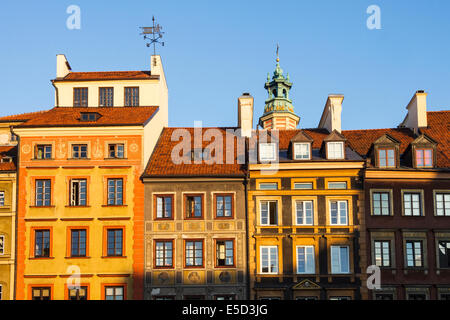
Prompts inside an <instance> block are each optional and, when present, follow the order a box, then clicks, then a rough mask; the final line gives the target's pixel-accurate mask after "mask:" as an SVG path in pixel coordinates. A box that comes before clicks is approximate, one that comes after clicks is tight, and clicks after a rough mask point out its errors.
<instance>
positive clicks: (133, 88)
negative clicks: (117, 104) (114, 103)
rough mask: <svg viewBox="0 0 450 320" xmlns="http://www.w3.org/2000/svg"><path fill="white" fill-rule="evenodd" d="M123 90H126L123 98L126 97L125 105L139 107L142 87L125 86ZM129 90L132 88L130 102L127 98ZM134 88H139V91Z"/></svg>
mask: <svg viewBox="0 0 450 320" xmlns="http://www.w3.org/2000/svg"><path fill="white" fill-rule="evenodd" d="M123 90H124V92H123V99H124V100H123V105H124V106H125V107H139V104H140V92H139V91H140V89H139V86H131V87H124V88H123ZM127 90H131V92H130V97H129V99H130V101H129V102H130V103H127V102H128V101H127V98H128V95H127ZM134 90H137V91H136V92H135V91H134ZM134 94H136V96H137V97H135V96H134ZM134 102H136V104H134Z"/></svg>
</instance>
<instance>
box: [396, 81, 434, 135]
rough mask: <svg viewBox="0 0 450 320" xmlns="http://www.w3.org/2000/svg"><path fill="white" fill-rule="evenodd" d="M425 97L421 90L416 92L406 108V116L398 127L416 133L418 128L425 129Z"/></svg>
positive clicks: (426, 124)
mask: <svg viewBox="0 0 450 320" xmlns="http://www.w3.org/2000/svg"><path fill="white" fill-rule="evenodd" d="M427 95H428V93H426V92H425V91H423V90H417V91H416V93H414V95H413V97H412V98H411V101H410V102H409V103H408V105H407V106H406V109H408V114H407V115H406V117H405V119H404V120H403V122H402V123H401V124H400V126H399V127H406V128H410V129H412V130H413V131H414V132H416V133H417V132H418V129H419V128H425V127H427V126H428V123H427Z"/></svg>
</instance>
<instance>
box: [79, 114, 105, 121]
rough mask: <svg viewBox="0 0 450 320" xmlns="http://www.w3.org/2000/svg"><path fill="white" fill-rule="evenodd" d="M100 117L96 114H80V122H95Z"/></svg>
mask: <svg viewBox="0 0 450 320" xmlns="http://www.w3.org/2000/svg"><path fill="white" fill-rule="evenodd" d="M99 118H100V115H99V114H98V113H97V112H82V113H81V118H80V120H81V121H97V120H98V119H99Z"/></svg>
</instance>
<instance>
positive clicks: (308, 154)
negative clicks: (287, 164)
mask: <svg viewBox="0 0 450 320" xmlns="http://www.w3.org/2000/svg"><path fill="white" fill-rule="evenodd" d="M303 146H306V153H300V152H305V150H302V149H303V148H301V147H303ZM299 149H300V150H299ZM299 151H300V152H299ZM305 156H306V157H305ZM294 159H295V160H311V143H299V142H296V143H294Z"/></svg>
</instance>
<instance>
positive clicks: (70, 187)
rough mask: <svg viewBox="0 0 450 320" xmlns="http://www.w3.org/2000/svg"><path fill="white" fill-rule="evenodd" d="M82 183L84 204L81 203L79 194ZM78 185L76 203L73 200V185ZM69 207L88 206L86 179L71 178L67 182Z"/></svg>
mask: <svg viewBox="0 0 450 320" xmlns="http://www.w3.org/2000/svg"><path fill="white" fill-rule="evenodd" d="M83 182H84V184H85V185H84V189H85V191H84V204H81V203H82V198H81V194H83V192H82V191H81V190H82V186H81V184H82V183H83ZM75 183H78V184H79V185H78V196H77V197H78V202H77V201H75V199H74V194H73V192H74V184H75ZM69 206H70V207H87V206H88V179H86V178H71V179H70V181H69Z"/></svg>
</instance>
